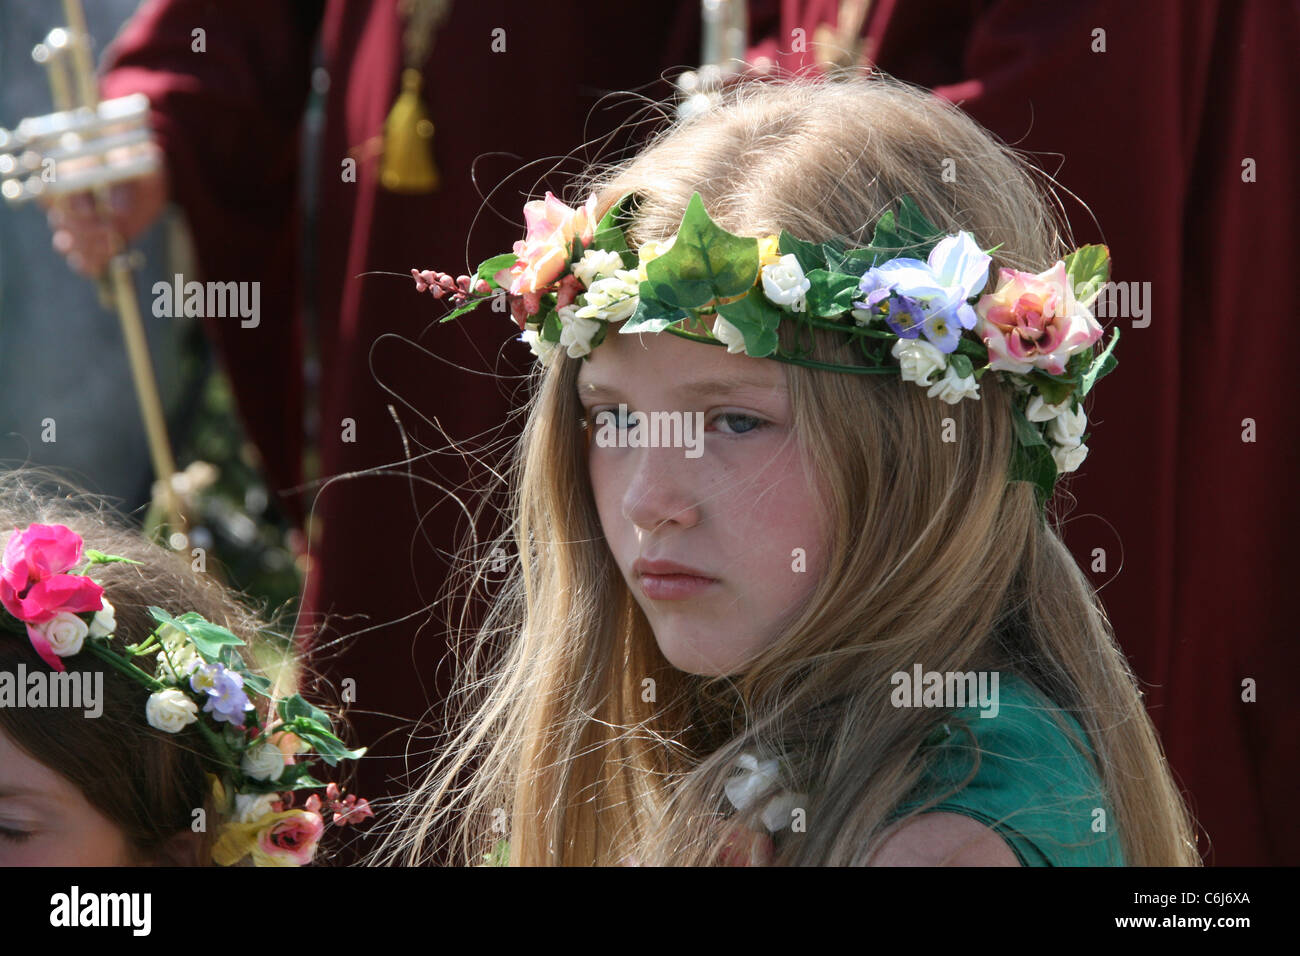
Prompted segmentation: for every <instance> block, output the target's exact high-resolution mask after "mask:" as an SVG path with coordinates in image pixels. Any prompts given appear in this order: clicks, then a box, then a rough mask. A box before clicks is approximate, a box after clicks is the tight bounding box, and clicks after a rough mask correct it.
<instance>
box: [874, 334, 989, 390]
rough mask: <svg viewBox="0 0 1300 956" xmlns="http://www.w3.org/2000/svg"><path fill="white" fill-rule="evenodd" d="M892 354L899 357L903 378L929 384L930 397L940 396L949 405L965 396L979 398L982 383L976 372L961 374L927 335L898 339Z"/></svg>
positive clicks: (922, 384) (925, 384)
mask: <svg viewBox="0 0 1300 956" xmlns="http://www.w3.org/2000/svg"><path fill="white" fill-rule="evenodd" d="M890 354H891V355H893V356H894V358H896V359H898V365H899V368H900V369H901V370H902V376H903V381H905V382H915V383H916V384H917V385H920V386H922V387H924V388H927V389H928V391H927V392H926V393H925V394H926V395H927V396H929V397H930V398H941V399H943V400H944V401H945V402H947V403H948V404H949V405H956V404H957V403H958V402H960V401H961V400H962V399H963V398H973V399H975V400H976V401H978V400H979V397H980V387H979V383H978V382H976V381H975V376H974V375H973V374H972V375H967V376H965V377H964V378H963V377H962V376H959V375H958V374H957V372H956V370H954V369H953V367H952V366H951V365H950V364H948V356H947V355H945V354H944V353H943V352H941V351H940V350H939V349H937V348H935V347H934V346H933V345H931V344H930V343H929V342H927V341H925V340H924V339H922V338H919V337H918V338H915V339H899V340H898V341H897V342H895V343H894V347H893V348H892V349H891V350H890ZM936 372H940V373H942V374H941V375H940V377H939V378H938V380H934V379H933V376H934V374H935V373H936Z"/></svg>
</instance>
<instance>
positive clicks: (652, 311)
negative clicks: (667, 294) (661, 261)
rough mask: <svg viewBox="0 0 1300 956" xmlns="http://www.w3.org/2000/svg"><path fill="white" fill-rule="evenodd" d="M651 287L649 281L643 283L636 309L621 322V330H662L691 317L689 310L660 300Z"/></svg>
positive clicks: (630, 331)
mask: <svg viewBox="0 0 1300 956" xmlns="http://www.w3.org/2000/svg"><path fill="white" fill-rule="evenodd" d="M655 261H658V260H655ZM651 265H653V263H651ZM650 288H651V286H650V283H649V282H642V283H641V286H640V296H639V297H638V300H637V304H636V311H635V312H633V313H632V315H631V316H629V317H628V319H627V320H626V321H624V322H622V323H620V325H619V328H618V330H619V332H621V333H622V332H627V333H632V332H662V331H663V330H664V329H665V328H667V327H668V326H670V325H675V324H676V323H678V322H680V321H681V320H682V319H685V318H689V317H690V315H691V313H690V312H688V311H687V310H685V309H681V308H677V307H674V306H670V305H668V304H667V303H665V302H660V301H659V299H657V298H655V296H654V295H653V294H652V293H651V291H650Z"/></svg>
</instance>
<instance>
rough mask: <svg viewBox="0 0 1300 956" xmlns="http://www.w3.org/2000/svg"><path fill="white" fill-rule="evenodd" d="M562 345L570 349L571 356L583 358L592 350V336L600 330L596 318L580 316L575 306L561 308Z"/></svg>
mask: <svg viewBox="0 0 1300 956" xmlns="http://www.w3.org/2000/svg"><path fill="white" fill-rule="evenodd" d="M559 316H560V347H561V348H564V349H568V352H569V358H582V356H584V355H586V354H587V353H589V352H590V351H591V338H592V336H594V335H595V334H596V333H597V332H598V331H600V323H599V322H598V321H596V320H595V319H587V318H580V317H579V316H578V314H577V309H576V308H575V307H574V306H571V305H566V306H565V307H564V308H562V309H560V310H559Z"/></svg>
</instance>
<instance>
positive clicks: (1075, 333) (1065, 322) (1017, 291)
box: [975, 262, 1102, 375]
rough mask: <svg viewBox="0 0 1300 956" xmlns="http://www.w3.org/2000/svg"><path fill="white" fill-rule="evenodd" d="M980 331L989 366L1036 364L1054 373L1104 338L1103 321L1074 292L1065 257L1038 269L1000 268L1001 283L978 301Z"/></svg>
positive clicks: (1027, 367)
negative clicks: (987, 353)
mask: <svg viewBox="0 0 1300 956" xmlns="http://www.w3.org/2000/svg"><path fill="white" fill-rule="evenodd" d="M975 314H976V315H978V316H979V318H980V322H979V324H978V325H977V326H976V331H977V332H978V333H979V335H980V337H981V338H982V339H983V340H984V344H985V345H986V346H988V350H989V367H990V368H993V369H998V370H1001V371H1005V372H1015V373H1018V374H1021V375H1023V374H1025V373H1026V372H1030V371H1032V370H1033V369H1035V368H1040V369H1043V370H1044V371H1047V372H1050V373H1052V374H1053V375H1061V374H1063V373H1064V372H1065V363H1066V362H1067V361H1068V360H1069V358H1070V356H1071V355H1073V354H1074V353H1075V352H1079V351H1081V350H1083V349H1085V348H1087V347H1088V346H1089V345H1091V344H1092V343H1093V342H1096V341H1097V340H1098V339H1099V338H1101V333H1102V330H1101V326H1100V325H1098V324H1097V320H1096V319H1094V318H1093V317H1092V313H1091V312H1090V311H1089V310H1088V307H1087V306H1085V305H1083V304H1082V303H1080V302H1079V301H1078V300H1077V299H1075V297H1074V290H1073V289H1072V288H1071V287H1070V279H1069V276H1068V275H1067V274H1066V271H1065V263H1064V262H1058V263H1057V264H1056V265H1055V266H1053V267H1052V268H1051V269H1048V270H1047V271H1046V272H1043V273H1041V274H1039V275H1030V274H1029V273H1027V272H1017V271H1016V270H1014V269H1001V270H999V272H998V287H997V289H996V290H995V291H993V292H992V293H990V294H986V295H983V296H980V300H979V302H977V303H975Z"/></svg>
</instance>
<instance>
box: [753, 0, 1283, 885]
mask: <svg viewBox="0 0 1300 956" xmlns="http://www.w3.org/2000/svg"><path fill="white" fill-rule="evenodd" d="M837 6H838V4H837V3H835V2H834V0H782V2H780V3H779V9H778V4H777V3H776V2H774V0H773V2H759V3H752V4H751V11H752V13H753V15H754V20H753V30H752V32H751V37H752V38H754V40H755V41H756V43H755V46H754V47H753V49H751V51H750V52H749V56H748V58H749V59H750V60H751V61H752V60H754V59H756V58H757V57H759V56H767V57H768V58H770V59H773V60H776V61H777V62H778V63H779V64H780V65H781V66H782V67H784V68H786V69H790V70H798V69H800V68H803V67H805V66H808V65H809V64H810V63H811V54H810V53H808V54H800V53H794V52H792V51H791V50H790V47H791V45H792V43H791V41H790V39H789V38H790V37H792V36H795V34H792V32H791V31H792V30H793V29H794V28H796V27H802V28H803V29H805V30H806V31H807V33H806V35H807V36H808V37H811V36H812V31H813V27H814V26H815V25H816V24H817V23H819V22H831V23H834V22H835V18H836V8H837ZM1298 10H1300V8H1298V7H1297V6H1296V5H1295V4H1293V3H1237V2H1230V3H1226V2H1225V3H1219V2H1214V0H1209V2H1199V3H1183V2H1171V0H1165V2H1152V3H1143V4H1133V3H1131V2H1122V0H1111V2H1089V3H1042V2H1037V0H1000V2H987V0H986V2H979V0H909V2H895V0H876V3H875V4H874V6H873V8H872V9H871V11H870V14H869V16H868V19H867V22H866V24H865V26H864V28H863V30H862V31H861V32H862V33H863V34H864V35H865V37H866V51H867V56H868V57H870V58H871V59H872V61H873V62H874V63H875V65H876V66H878V67H879V68H880V69H881V70H883V71H884V72H886V73H889V74H892V75H894V76H896V77H898V78H899V79H902V80H907V81H909V82H913V83H918V84H920V85H922V86H926V87H930V88H933V89H934V90H935V92H936V94H937V95H939V96H942V97H944V98H946V99H948V100H951V101H953V102H955V103H957V104H958V105H960V106H961V107H962V108H963V109H964V110H966V111H967V112H968V113H970V115H971V116H972V117H974V118H975V119H976V120H978V121H979V122H980V123H981V124H983V125H984V126H985V127H987V128H988V129H990V130H992V131H993V132H994V133H996V134H998V135H999V136H1000V137H1001V138H1002V139H1004V140H1005V141H1007V142H1008V143H1010V144H1011V145H1013V146H1015V147H1017V148H1019V149H1023V150H1029V151H1040V152H1041V153H1042V154H1044V155H1039V156H1037V157H1035V159H1036V160H1037V161H1038V162H1039V164H1040V165H1042V166H1043V167H1044V168H1045V169H1046V170H1047V171H1048V172H1049V173H1052V174H1053V175H1055V176H1056V177H1057V179H1058V180H1059V181H1060V183H1061V184H1062V185H1063V186H1064V187H1065V188H1066V189H1069V190H1071V191H1072V192H1074V193H1075V194H1076V195H1078V196H1079V197H1080V198H1081V199H1082V200H1083V201H1084V202H1086V203H1087V204H1088V205H1089V207H1091V209H1092V212H1093V214H1094V215H1095V216H1096V221H1097V223H1099V224H1100V230H1099V229H1098V228H1097V226H1096V224H1094V222H1093V220H1092V219H1091V218H1090V217H1089V216H1088V214H1087V213H1086V212H1085V211H1084V210H1082V209H1081V208H1080V207H1079V206H1078V204H1077V203H1074V202H1072V201H1070V200H1069V199H1068V198H1067V199H1066V203H1067V211H1068V213H1069V217H1070V221H1071V225H1072V227H1073V231H1074V235H1075V239H1076V242H1077V243H1078V244H1083V243H1087V242H1102V241H1104V242H1106V243H1108V244H1109V246H1110V250H1111V254H1112V257H1113V260H1112V261H1113V264H1114V274H1113V276H1112V278H1113V279H1114V280H1115V281H1117V282H1130V281H1131V282H1138V283H1142V282H1149V283H1150V290H1151V294H1150V300H1151V301H1150V303H1149V304H1150V308H1149V311H1148V314H1147V316H1146V319H1145V320H1137V319H1135V318H1108V319H1103V320H1102V322H1103V324H1104V325H1106V326H1107V327H1108V328H1109V326H1110V325H1111V324H1112V323H1118V324H1119V327H1120V329H1121V336H1122V338H1121V341H1120V344H1119V346H1118V348H1117V353H1116V354H1117V357H1118V358H1119V367H1118V370H1117V371H1116V372H1115V373H1114V374H1112V375H1111V376H1109V377H1108V378H1107V379H1106V380H1105V381H1104V382H1103V383H1102V384H1101V386H1100V387H1099V388H1098V389H1097V391H1096V392H1095V393H1094V395H1095V397H1092V398H1090V399H1089V401H1090V403H1092V411H1091V414H1090V416H1089V417H1090V420H1091V425H1090V431H1091V432H1092V438H1091V439H1090V440H1089V443H1088V444H1089V447H1090V449H1091V454H1090V455H1089V457H1088V459H1087V461H1086V462H1085V463H1084V464H1083V466H1082V467H1081V469H1080V470H1079V471H1078V472H1077V473H1075V475H1074V476H1073V477H1072V478H1071V480H1070V482H1069V485H1070V487H1069V493H1070V494H1071V495H1073V496H1074V497H1075V498H1076V499H1077V502H1078V503H1077V506H1075V507H1074V508H1073V509H1072V510H1071V513H1070V515H1069V518H1068V521H1067V525H1066V528H1065V538H1066V543H1067V544H1068V545H1069V546H1070V548H1071V550H1072V551H1073V553H1074V554H1075V556H1076V558H1077V560H1078V561H1079V564H1080V566H1081V567H1082V568H1084V570H1085V571H1086V572H1089V574H1090V578H1091V580H1092V581H1093V583H1094V584H1095V585H1096V586H1097V587H1098V588H1100V594H1101V598H1102V600H1103V602H1104V604H1105V607H1106V610H1107V613H1108V614H1109V616H1110V619H1111V622H1112V624H1113V625H1114V628H1115V634H1116V637H1117V639H1118V640H1119V643H1120V645H1121V646H1122V647H1123V648H1124V651H1125V652H1126V654H1127V655H1128V657H1129V659H1130V661H1131V662H1132V664H1133V667H1134V669H1135V670H1136V672H1137V674H1138V677H1139V678H1140V679H1141V681H1142V682H1143V688H1144V690H1145V692H1146V703H1147V707H1148V710H1149V712H1150V714H1151V717H1152V719H1153V721H1154V722H1155V724H1156V727H1157V729H1158V730H1159V732H1160V735H1161V737H1162V739H1163V741H1164V745H1165V748H1166V752H1167V754H1168V756H1169V762H1170V764H1171V766H1172V768H1173V771H1174V775H1175V778H1176V779H1177V781H1178V782H1179V784H1180V785H1181V786H1182V788H1183V789H1184V792H1185V793H1186V795H1187V796H1188V800H1189V803H1190V806H1191V809H1192V811H1193V813H1194V815H1195V816H1196V817H1197V819H1198V821H1199V823H1200V825H1201V828H1202V833H1201V837H1200V847H1201V851H1202V854H1203V855H1204V857H1205V859H1206V861H1207V862H1209V863H1214V864H1220V865H1243V864H1244V865H1251V864H1289V865H1295V864H1296V863H1298V862H1300V827H1297V826H1296V824H1295V821H1294V820H1293V819H1292V817H1291V812H1292V811H1293V809H1294V808H1295V803H1296V798H1297V797H1300V787H1298V786H1297V782H1298V781H1300V773H1298V772H1297V766H1296V757H1295V754H1296V741H1297V740H1300V708H1298V707H1297V706H1296V703H1295V699H1296V698H1295V691H1294V688H1293V686H1292V684H1291V681H1292V679H1293V675H1295V674H1297V673H1300V642H1297V627H1296V624H1295V618H1294V616H1293V615H1294V612H1293V611H1292V609H1291V606H1290V597H1289V596H1288V595H1289V592H1288V590H1287V589H1288V588H1289V587H1290V586H1291V585H1292V584H1294V583H1295V581H1296V580H1297V578H1300V561H1298V560H1297V549H1296V546H1295V544H1294V543H1293V542H1292V541H1291V540H1290V538H1291V535H1292V534H1294V533H1296V532H1297V530H1300V498H1297V496H1294V495H1291V494H1289V493H1286V492H1285V491H1284V489H1285V487H1286V482H1287V481H1289V480H1290V479H1289V477H1288V476H1292V475H1294V474H1295V472H1296V468H1297V464H1300V462H1297V458H1298V457H1300V456H1298V455H1297V448H1298V447H1300V440H1298V439H1297V435H1300V404H1298V403H1297V402H1296V401H1295V400H1293V399H1291V398H1290V397H1289V396H1288V395H1287V394H1286V391H1285V390H1286V388H1287V387H1288V386H1287V383H1288V382H1290V381H1291V380H1292V379H1293V378H1294V375H1295V372H1294V369H1295V365H1296V360H1295V359H1294V358H1293V357H1292V356H1291V354H1290V350H1291V346H1292V345H1293V344H1294V341H1293V340H1292V339H1291V338H1289V337H1288V336H1286V335H1284V336H1283V337H1282V338H1280V339H1272V338H1269V337H1268V336H1265V335H1263V333H1264V332H1266V331H1268V330H1269V329H1270V328H1274V327H1275V326H1276V325H1277V324H1280V323H1281V322H1284V321H1288V320H1287V319H1286V316H1287V315H1288V314H1290V313H1291V312H1293V311H1294V310H1295V306H1294V304H1293V303H1291V301H1290V294H1291V290H1292V283H1291V282H1290V279H1291V277H1293V276H1294V275H1295V263H1296V255H1297V251H1298V250H1297V243H1296V242H1295V240H1294V238H1293V237H1294V236H1295V234H1296V230H1297V229H1298V228H1300V226H1298V225H1297V219H1298V218H1300V216H1298V215H1297V214H1300V197H1298V196H1297V190H1296V178H1295V175H1294V166H1295V156H1296V155H1297V153H1300V137H1298V136H1297V126H1296V122H1295V91H1296V89H1297V88H1298V78H1297V68H1296V51H1297V50H1298V49H1300V15H1298V13H1297V11H1298ZM1097 28H1102V29H1104V30H1105V36H1106V52H1104V53H1101V52H1097V53H1094V52H1092V46H1093V43H1094V34H1093V31H1094V30H1095V29H1097ZM1288 77H1289V79H1288ZM1048 154H1059V155H1048ZM1248 158H1249V159H1253V160H1254V165H1255V171H1256V172H1255V176H1256V181H1254V182H1247V181H1243V162H1244V161H1245V160H1247V159H1248ZM1279 282H1280V283H1281V285H1280V286H1279V285H1278V283H1279ZM1144 321H1149V323H1150V324H1149V325H1147V326H1146V327H1136V326H1135V323H1136V324H1137V325H1139V326H1140V325H1141V323H1142V322H1144ZM1229 332H1231V333H1234V334H1233V335H1229V334H1228V333H1229ZM1107 338H1109V332H1108V335H1107ZM1246 419H1251V420H1253V421H1254V423H1255V439H1254V441H1253V442H1250V441H1243V433H1244V432H1245V430H1246V429H1247V428H1248V427H1249V426H1248V425H1247V424H1246V423H1245V421H1244V420H1246ZM1094 548H1103V549H1104V550H1105V552H1106V555H1107V558H1106V560H1107V566H1106V571H1105V572H1104V573H1094V572H1092V571H1091V568H1092V567H1093V562H1094V557H1093V549H1094ZM1121 565H1122V567H1121ZM1247 680H1253V681H1255V682H1257V685H1258V686H1257V693H1258V700H1257V702H1253V703H1247V702H1243V700H1242V695H1243V681H1247ZM1135 822H1136V823H1137V825H1140V821H1135Z"/></svg>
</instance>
